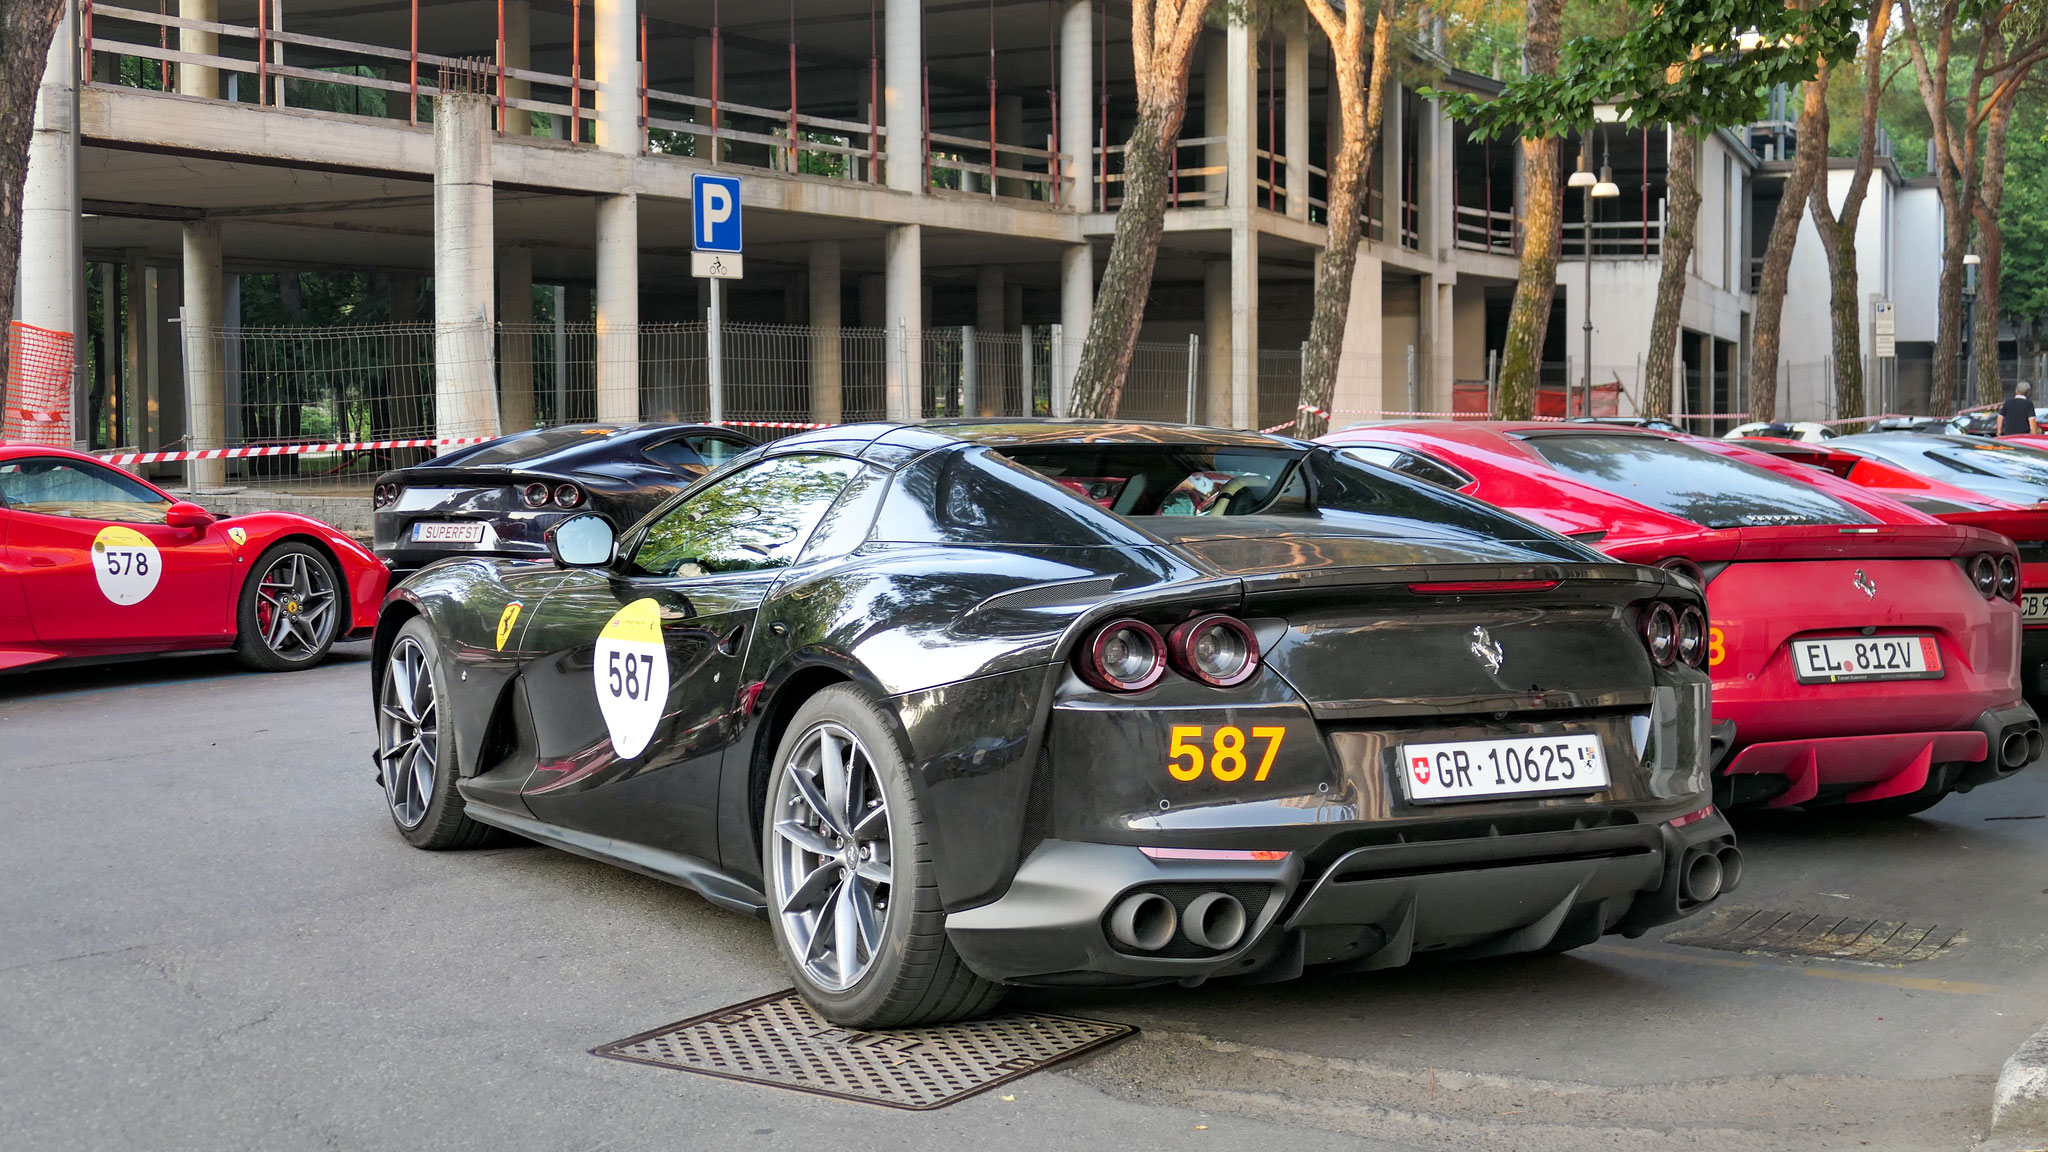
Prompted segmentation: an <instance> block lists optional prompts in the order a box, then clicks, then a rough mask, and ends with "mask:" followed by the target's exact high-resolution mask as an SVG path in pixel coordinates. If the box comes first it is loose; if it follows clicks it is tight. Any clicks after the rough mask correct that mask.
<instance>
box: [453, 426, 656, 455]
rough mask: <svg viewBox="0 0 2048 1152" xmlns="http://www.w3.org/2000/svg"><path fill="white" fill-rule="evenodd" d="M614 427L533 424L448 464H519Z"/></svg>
mask: <svg viewBox="0 0 2048 1152" xmlns="http://www.w3.org/2000/svg"><path fill="white" fill-rule="evenodd" d="M617 431H618V429H617V428H614V427H611V426H610V425H608V424H578V425H573V426H571V427H567V428H536V429H534V430H533V431H531V432H520V433H516V434H514V435H511V436H504V437H500V438H499V439H496V440H493V441H491V442H490V443H489V444H480V445H478V446H477V447H475V448H473V449H471V450H470V451H469V452H467V453H464V454H463V455H462V456H460V457H458V458H457V459H454V460H447V459H443V460H442V461H441V463H443V464H449V463H456V464H519V463H523V462H524V461H527V460H534V459H538V458H540V457H542V456H546V455H548V454H550V453H553V452H559V451H561V450H562V449H564V448H567V447H569V446H570V445H572V444H584V443H589V442H593V441H597V440H602V439H604V438H605V437H607V436H610V435H611V434H612V433H614V432H617Z"/></svg>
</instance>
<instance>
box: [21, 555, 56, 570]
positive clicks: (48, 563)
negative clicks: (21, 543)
mask: <svg viewBox="0 0 2048 1152" xmlns="http://www.w3.org/2000/svg"><path fill="white" fill-rule="evenodd" d="M28 566H29V567H31V568H55V567H56V566H57V562H56V561H55V560H52V559H50V558H49V557H48V556H31V557H29V558H28Z"/></svg>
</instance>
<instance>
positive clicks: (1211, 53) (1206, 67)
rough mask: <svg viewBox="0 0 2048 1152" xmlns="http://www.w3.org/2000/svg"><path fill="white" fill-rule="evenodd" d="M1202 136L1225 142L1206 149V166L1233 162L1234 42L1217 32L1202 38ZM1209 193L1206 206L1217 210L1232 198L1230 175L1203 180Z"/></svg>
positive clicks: (1220, 165)
mask: <svg viewBox="0 0 2048 1152" xmlns="http://www.w3.org/2000/svg"><path fill="white" fill-rule="evenodd" d="M1202 135H1203V136H1205V137H1208V138H1210V139H1219V138H1220V139H1222V140H1223V143H1220V144H1210V145H1208V146H1206V147H1204V148H1203V149H1202V167H1204V168H1222V167H1224V166H1226V165H1228V164H1229V163H1230V143H1229V136H1230V39H1229V36H1228V35H1227V34H1226V35H1223V36H1218V35H1217V34H1216V33H1215V32H1214V31H1209V32H1204V33H1203V35H1202ZM1202 187H1203V188H1204V189H1206V190H1207V191H1208V192H1209V194H1210V195H1209V199H1208V200H1207V201H1205V203H1206V204H1207V205H1208V206H1210V207H1213V206H1215V205H1218V204H1221V203H1223V202H1224V200H1225V197H1227V196H1228V195H1229V190H1230V174H1229V173H1227V172H1212V173H1210V174H1209V175H1207V176H1204V177H1203V178H1202Z"/></svg>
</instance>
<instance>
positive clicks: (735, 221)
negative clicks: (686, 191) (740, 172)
mask: <svg viewBox="0 0 2048 1152" xmlns="http://www.w3.org/2000/svg"><path fill="white" fill-rule="evenodd" d="M690 221H691V228H690V247H691V248H693V249H695V250H697V251H699V252H734V253H737V252H738V251H739V250H740V180H739V177H737V176H708V175H705V174H704V173H702V172H698V173H694V174H693V175H691V177H690Z"/></svg>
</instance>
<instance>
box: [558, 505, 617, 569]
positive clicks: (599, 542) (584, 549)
mask: <svg viewBox="0 0 2048 1152" xmlns="http://www.w3.org/2000/svg"><path fill="white" fill-rule="evenodd" d="M547 541H548V554H549V555H551V556H553V557H554V558H555V564H556V566H557V567H561V568H603V567H605V566H606V565H608V564H610V563H611V562H612V548H613V546H614V545H616V544H617V543H618V537H617V534H616V533H614V532H613V531H612V525H611V521H609V520H606V519H605V518H604V517H602V516H594V515H590V514H588V513H585V514H584V515H582V516H571V517H569V518H568V519H567V520H563V521H561V522H560V523H558V524H556V525H555V526H554V527H552V528H550V529H548V531H547Z"/></svg>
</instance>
